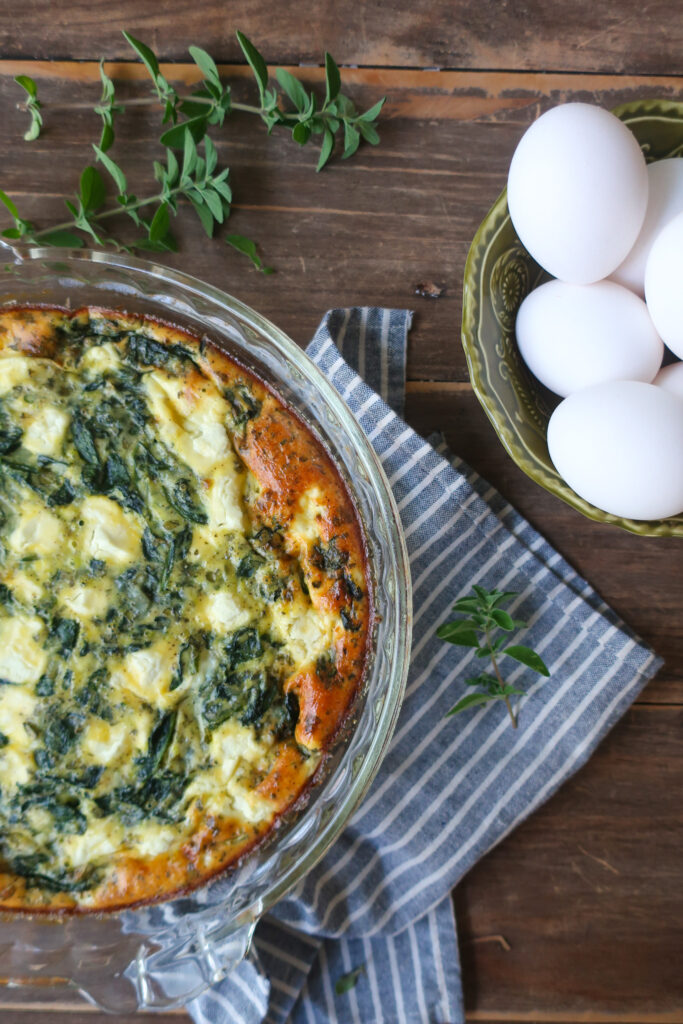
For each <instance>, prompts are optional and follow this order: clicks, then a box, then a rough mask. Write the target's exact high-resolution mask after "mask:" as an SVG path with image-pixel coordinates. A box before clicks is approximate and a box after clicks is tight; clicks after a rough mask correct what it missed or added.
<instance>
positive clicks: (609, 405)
mask: <svg viewBox="0 0 683 1024" xmlns="http://www.w3.org/2000/svg"><path fill="white" fill-rule="evenodd" d="M548 450H549V452H550V458H551V459H552V460H553V463H554V465H555V468H556V469H557V471H558V473H559V474H560V476H562V477H564V479H565V480H566V481H567V483H568V484H569V486H570V487H572V488H573V489H574V490H575V491H576V493H577V494H579V495H581V497H582V498H585V499H586V501H590V502H591V503H592V504H593V505H597V507H598V508H600V509H603V510H604V511H605V512H611V513H612V514H613V515H616V516H627V517H628V518H630V519H663V518H666V517H667V516H673V515H677V514H678V513H679V512H683V458H682V457H681V453H683V402H681V401H680V400H679V399H678V398H676V396H675V395H672V394H670V393H669V392H668V391H665V390H664V389H663V388H658V387H655V386H654V385H653V384H643V383H642V382H641V381H634V380H617V381H610V382H609V383H608V384H597V385H596V386H595V387H592V388H587V389H586V390H585V391H576V392H575V393H574V394H573V395H570V396H569V398H565V399H564V401H563V402H560V404H559V405H558V407H557V408H556V409H555V411H554V412H553V414H552V416H551V417H550V423H549V424H548Z"/></svg>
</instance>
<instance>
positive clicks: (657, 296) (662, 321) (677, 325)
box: [645, 213, 683, 359]
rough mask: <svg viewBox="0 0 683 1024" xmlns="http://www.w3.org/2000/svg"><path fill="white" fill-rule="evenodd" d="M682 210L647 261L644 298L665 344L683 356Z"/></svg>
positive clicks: (665, 231) (651, 251)
mask: <svg viewBox="0 0 683 1024" xmlns="http://www.w3.org/2000/svg"><path fill="white" fill-rule="evenodd" d="M681 282H683V213H679V214H678V216H677V217H674V219H673V220H672V221H669V223H668V224H667V226H666V227H665V228H663V229H662V231H660V232H659V234H658V235H657V237H656V239H655V241H654V243H653V245H652V248H651V249H650V255H649V256H648V258H647V263H646V265H645V301H646V302H647V308H648V309H649V310H650V316H651V317H652V320H653V322H654V325H655V327H656V328H657V330H658V332H659V335H660V337H661V339H662V341H663V342H664V344H665V345H668V346H669V348H670V349H671V351H672V352H673V353H674V355H677V356H678V358H679V359H683V287H681Z"/></svg>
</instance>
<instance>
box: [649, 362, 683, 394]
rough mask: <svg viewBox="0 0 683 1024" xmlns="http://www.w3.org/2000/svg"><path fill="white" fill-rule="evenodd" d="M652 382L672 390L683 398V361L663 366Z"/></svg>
mask: <svg viewBox="0 0 683 1024" xmlns="http://www.w3.org/2000/svg"><path fill="white" fill-rule="evenodd" d="M652 383H653V384H656V385H657V387H659V388H664V389H665V390H666V391H670V392H671V394H672V395H678V397H679V398H683V363H671V365H670V366H663V367H662V368H661V370H660V371H659V373H658V374H657V376H656V377H655V379H654V380H653V381H652Z"/></svg>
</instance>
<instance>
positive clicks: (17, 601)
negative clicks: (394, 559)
mask: <svg viewBox="0 0 683 1024" xmlns="http://www.w3.org/2000/svg"><path fill="white" fill-rule="evenodd" d="M370 622H371V594H370V585H369V580H368V578H367V570H366V560H365V556H364V547H363V539H362V533H361V530H360V526H359V523H358V519H357V516H356V513H355V510H354V507H353V504H352V502H351V499H350V497H349V494H348V492H347V490H346V488H345V486H344V484H343V483H342V480H341V478H340V477H339V475H338V472H337V470H336V469H335V467H334V465H333V463H332V461H331V459H330V457H329V456H328V454H327V453H326V452H325V450H324V449H323V447H322V446H321V444H320V443H319V442H318V441H317V440H316V438H315V437H314V436H313V435H312V433H311V432H310V431H309V429H308V428H307V427H306V426H305V425H304V424H303V422H302V421H301V420H300V419H299V418H298V417H297V416H296V415H295V413H294V412H293V411H292V410H291V409H290V408H288V407H287V406H286V405H285V404H284V403H283V402H282V401H281V400H280V399H279V398H278V397H277V396H276V395H275V394H274V393H273V392H272V391H271V390H270V389H269V388H268V387H267V386H266V385H265V384H264V383H262V382H261V381H260V380H259V379H258V378H257V377H256V376H254V374H253V373H251V372H248V371H247V370H246V369H245V368H244V367H242V366H240V365H238V363H236V362H234V361H233V360H232V359H230V358H228V357H227V356H226V355H225V354H224V353H222V352H221V351H219V350H218V349H217V348H215V347H213V346H212V345H211V344H210V342H208V341H207V340H206V339H205V340H203V341H202V342H199V341H198V339H196V338H194V337H192V336H191V335H189V334H187V333H185V332H183V331H180V330H178V329H176V328H174V327H171V326H169V325H167V324H164V323H160V322H158V321H155V320H151V319H147V318H144V317H140V316H133V315H129V314H125V313H119V312H114V311H109V310H101V309H94V308H88V309H81V310H78V311H76V312H73V313H72V312H69V311H66V310H62V309H55V308H38V307H36V308H16V309H10V310H4V311H3V312H2V313H0V910H30V911H32V912H36V911H41V910H42V911H51V912H58V913H68V912H74V911H81V912H82V911H94V910H103V909H114V908H120V907H130V906H133V905H135V904H138V903H141V902H146V901H150V900H157V899H163V898H166V897H169V896H171V895H173V894H177V893H180V892H183V891H187V890H189V889H191V888H193V887H195V886H196V885H198V884H200V883H202V882H204V881H206V880H207V879H208V878H210V877H211V876H213V875H215V874H217V873H218V872H220V871H221V870H223V869H224V868H226V867H227V866H228V865H230V864H231V863H234V862H235V861H236V860H237V858H239V857H240V856H241V855H243V854H244V853H245V852H246V851H247V850H249V848H251V847H252V846H253V845H254V844H255V843H256V842H258V841H259V840H261V839H262V838H263V837H264V836H265V835H266V834H267V833H268V832H269V831H270V830H271V828H272V827H273V825H274V824H275V822H276V821H277V820H278V817H279V816H280V815H281V814H282V813H283V812H284V811H285V810H286V809H288V808H289V807H291V806H292V805H293V804H294V803H295V801H296V800H297V798H299V797H300V796H301V794H302V793H303V792H304V790H305V788H306V786H307V785H308V783H309V782H310V780H311V778H312V777H313V775H314V774H315V773H316V771H317V769H318V768H319V766H320V764H321V761H322V760H323V758H324V755H325V752H326V751H327V750H328V749H329V746H330V743H331V741H332V740H333V738H334V736H335V734H337V733H338V731H339V729H340V726H341V724H342V723H343V721H344V719H345V717H346V716H347V714H348V712H349V708H350V706H351V703H352V701H353V698H354V695H355V694H356V693H357V691H358V687H359V684H360V681H361V678H362V674H363V669H364V663H365V658H366V648H367V644H368V635H369V629H370Z"/></svg>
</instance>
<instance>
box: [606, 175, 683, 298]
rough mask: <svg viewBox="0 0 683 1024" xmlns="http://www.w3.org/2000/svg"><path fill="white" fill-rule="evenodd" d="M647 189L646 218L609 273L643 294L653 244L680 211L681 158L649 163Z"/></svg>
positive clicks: (682, 188) (682, 197)
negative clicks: (629, 249)
mask: <svg viewBox="0 0 683 1024" xmlns="http://www.w3.org/2000/svg"><path fill="white" fill-rule="evenodd" d="M647 176H648V179H649V185H650V187H649V191H648V200H647V209H646V211H645V220H644V221H643V226H642V228H641V229H640V234H639V235H638V238H637V239H636V244H635V245H634V246H633V248H632V249H631V251H630V253H629V254H628V256H627V257H626V259H625V260H624V262H623V263H622V264H621V266H619V267H617V269H616V270H615V271H614V273H613V274H612V280H613V281H616V282H617V284H623V285H624V287H625V288H631V289H632V290H633V291H634V292H636V294H637V295H640V296H641V297H642V296H643V295H644V294H645V264H646V263H647V258H648V256H649V255H650V249H651V248H652V244H653V242H654V240H655V238H656V237H657V235H658V234H659V232H660V231H661V230H662V228H664V227H666V225H667V224H668V223H669V221H670V220H673V218H674V217H675V216H676V215H677V214H679V213H683V160H682V159H681V158H680V157H672V158H670V159H669V160H657V161H655V163H653V164H648V168H647Z"/></svg>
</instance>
